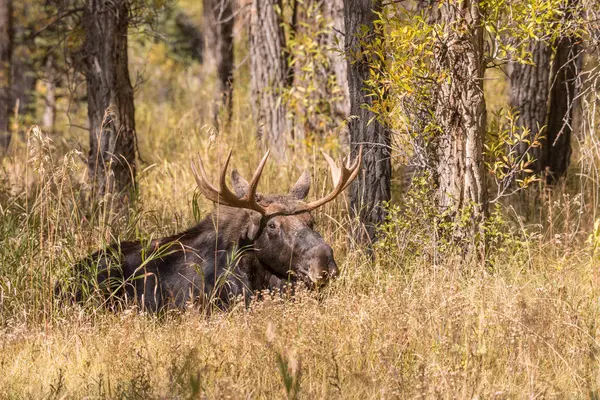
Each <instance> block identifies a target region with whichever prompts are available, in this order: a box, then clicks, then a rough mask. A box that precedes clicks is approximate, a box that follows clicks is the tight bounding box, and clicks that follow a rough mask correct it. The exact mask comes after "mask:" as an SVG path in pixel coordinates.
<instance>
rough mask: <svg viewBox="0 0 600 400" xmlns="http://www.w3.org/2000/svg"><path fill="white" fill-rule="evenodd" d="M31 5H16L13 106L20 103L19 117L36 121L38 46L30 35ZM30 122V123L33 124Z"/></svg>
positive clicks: (14, 11)
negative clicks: (36, 56) (36, 53)
mask: <svg viewBox="0 0 600 400" xmlns="http://www.w3.org/2000/svg"><path fill="white" fill-rule="evenodd" d="M31 8H32V7H31V4H26V3H24V2H20V3H15V5H14V7H13V14H14V15H15V21H19V23H14V24H13V54H12V104H13V105H15V104H16V103H17V101H18V102H19V109H18V110H17V111H18V113H19V116H21V117H23V116H29V117H30V118H31V121H35V110H36V104H35V100H36V96H35V87H36V84H37V81H38V73H37V70H36V65H35V63H36V60H35V51H36V46H35V43H34V41H33V39H31V38H30V37H28V35H29V31H31V30H32V26H31V21H32V19H33V15H32V13H33V11H32V10H31ZM31 121H28V122H31Z"/></svg>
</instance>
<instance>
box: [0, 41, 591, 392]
mask: <svg viewBox="0 0 600 400" xmlns="http://www.w3.org/2000/svg"><path fill="white" fill-rule="evenodd" d="M156 46H160V45H156ZM146 51H148V54H152V57H150V56H139V57H132V60H133V70H134V72H133V74H135V71H136V68H139V69H141V68H142V65H145V67H144V68H146V70H147V73H148V76H147V79H148V80H147V82H146V84H145V85H144V86H142V87H141V88H140V89H139V90H138V92H137V93H136V101H137V120H138V130H139V133H140V148H141V154H142V158H143V159H144V163H143V164H142V168H141V170H143V172H141V174H140V179H141V183H140V188H141V189H140V193H141V198H140V203H139V204H138V205H137V206H136V209H135V210H133V213H132V215H133V217H134V218H133V219H132V222H131V223H129V224H123V223H122V221H110V220H109V221H104V222H103V223H98V221H97V220H95V219H93V218H91V219H90V216H89V215H87V214H86V210H85V207H83V206H81V205H80V204H81V203H80V201H79V200H80V197H79V190H80V189H81V188H82V185H84V181H85V169H84V165H83V163H81V162H79V161H78V160H79V156H78V155H77V154H70V155H67V156H66V157H64V158H63V156H64V154H65V152H66V151H67V150H68V149H70V148H72V147H73V145H74V143H78V142H79V143H82V144H83V143H85V142H86V134H85V132H81V131H80V130H77V129H71V130H67V129H66V128H65V129H62V128H61V129H59V131H60V132H59V133H58V134H56V135H54V136H51V137H53V138H54V142H53V143H50V142H48V141H47V140H46V139H45V138H44V136H43V135H34V134H32V135H31V136H30V137H29V138H28V139H29V145H27V143H26V141H25V140H21V141H19V140H17V141H16V142H15V143H13V148H12V153H11V155H10V157H8V158H5V159H4V160H3V164H2V165H3V168H4V171H5V174H4V176H5V177H6V180H5V182H4V184H3V186H2V187H1V188H0V371H2V373H1V374H0V393H1V395H0V397H3V398H51V399H59V398H80V397H88V398H123V397H125V398H227V397H229V398H285V397H288V398H307V399H312V398H356V399H368V398H396V397H399V398H413V397H428V398H429V397H440V398H525V397H527V398H584V397H591V398H597V397H598V396H599V395H600V392H599V391H598V387H599V386H600V381H599V378H600V369H599V365H598V361H597V359H596V357H597V354H598V351H599V350H600V343H599V342H598V337H599V334H600V332H599V330H598V323H597V321H599V316H600V315H599V314H600V308H599V307H600V306H599V302H598V300H599V298H600V297H599V295H600V293H598V292H599V289H598V288H599V287H600V285H599V278H600V277H599V273H598V262H597V258H595V256H594V254H593V250H592V248H591V246H590V245H588V244H586V243H585V239H586V238H587V235H588V234H589V232H590V229H591V221H589V218H586V215H592V214H591V212H593V211H594V210H592V209H590V208H589V206H586V205H583V206H581V207H580V203H578V201H580V199H578V198H573V197H572V196H571V197H569V196H566V195H564V196H563V194H562V193H559V194H556V195H553V196H552V197H550V198H547V199H546V200H545V202H544V203H543V204H542V205H541V208H543V209H544V210H545V211H544V213H543V215H544V217H543V220H540V221H541V222H542V225H543V227H542V228H541V229H540V228H539V227H525V228H522V229H523V230H530V231H531V230H532V229H533V228H535V230H537V231H539V232H540V233H541V235H538V236H527V239H526V240H525V239H521V242H520V244H519V246H518V247H514V248H512V247H511V248H508V249H504V251H503V252H498V253H497V254H498V255H496V256H495V261H494V263H493V268H490V266H489V265H481V264H478V263H476V262H474V261H466V260H464V259H462V258H461V257H456V256H449V255H448V256H443V257H438V256H433V255H434V254H437V253H436V252H435V250H436V244H435V242H433V241H431V240H430V239H431V238H429V237H427V236H423V237H419V238H416V236H417V235H421V234H422V233H423V232H422V231H418V232H417V231H414V230H411V229H414V228H410V226H411V225H415V226H416V225H419V223H421V224H422V221H412V222H414V223H413V224H411V223H409V224H408V226H409V228H406V229H404V230H403V231H402V232H400V236H401V237H399V239H398V240H397V241H393V240H392V241H390V243H397V244H396V245H394V246H391V245H390V246H388V247H387V248H381V249H378V250H377V251H378V254H377V256H378V258H377V259H378V260H379V261H378V262H376V263H375V264H372V263H370V262H366V261H365V258H364V257H362V255H361V253H360V251H358V250H348V246H347V234H346V233H347V230H346V229H347V227H348V224H349V223H350V222H349V221H347V219H346V218H345V215H346V212H345V210H346V207H347V205H346V204H345V202H344V200H343V199H340V200H338V201H337V202H336V203H335V204H331V205H328V206H327V207H325V208H324V209H323V210H320V211H319V212H318V215H317V219H318V224H317V226H318V229H319V230H320V231H321V232H323V234H324V236H325V238H326V239H327V240H328V241H329V242H330V243H332V245H333V247H334V250H335V252H336V256H337V258H338V262H339V264H340V265H341V267H342V276H341V278H340V279H339V280H337V281H336V282H334V283H333V284H332V285H331V286H330V287H328V288H327V289H326V290H325V291H324V292H323V293H301V294H299V295H298V296H297V298H295V299H294V300H284V299H282V298H280V297H273V298H268V299H267V300H265V301H261V302H254V303H253V304H252V306H251V308H250V309H244V308H243V307H237V308H235V309H233V310H232V311H231V312H228V313H215V314H213V315H211V316H209V317H207V316H205V315H204V314H203V313H202V312H200V311H198V310H189V311H187V312H185V313H172V314H167V315H160V316H154V315H143V314H140V313H137V312H135V311H134V310H128V311H126V312H123V313H119V314H113V313H110V312H107V311H106V310H102V309H101V310H90V309H79V308H63V309H59V308H57V305H56V304H55V303H53V301H52V287H53V285H54V283H55V282H56V280H57V279H63V278H64V277H65V276H66V272H67V270H68V267H69V265H70V264H72V263H73V262H74V261H76V260H77V259H78V258H79V257H82V256H84V255H86V254H87V253H88V252H90V251H92V250H94V249H96V248H98V247H99V246H102V245H103V244H105V243H107V242H110V241H111V240H114V238H115V236H117V235H118V236H120V237H124V238H132V237H147V236H159V235H165V234H168V233H172V232H174V231H177V230H181V229H183V228H186V227H188V226H189V225H191V224H192V223H193V221H194V217H193V214H192V206H191V203H192V198H193V190H194V184H193V179H192V177H191V173H190V171H189V168H188V160H189V157H190V155H191V154H192V153H194V152H196V151H200V152H202V154H203V156H204V157H206V158H207V159H209V160H210V164H211V166H213V168H211V169H213V170H214V166H215V165H216V164H217V162H218V161H219V160H220V159H221V158H222V157H223V156H224V154H225V151H226V150H227V149H228V148H229V147H233V148H234V150H235V161H234V163H235V166H236V167H237V168H239V169H241V171H242V172H243V173H246V172H248V171H249V170H250V169H251V168H252V167H253V166H254V165H255V164H256V162H257V161H258V159H259V158H260V154H259V152H258V151H248V149H254V148H255V143H254V139H253V137H254V136H253V130H252V129H250V128H249V127H251V123H250V119H249V115H250V113H249V105H248V101H247V98H246V97H245V96H246V93H247V90H246V87H245V83H244V82H245V80H244V69H243V68H242V69H240V70H238V71H237V74H238V76H237V77H238V78H239V80H238V82H240V83H239V85H238V86H237V87H236V94H237V97H236V104H235V110H236V115H237V116H244V117H236V118H235V119H234V121H233V123H232V126H231V128H230V129H229V130H227V131H225V132H220V133H217V132H216V131H215V130H214V128H213V127H211V126H210V125H206V123H205V121H206V117H207V115H208V114H206V113H205V112H204V111H205V105H206V103H207V99H210V98H211V97H212V95H211V89H210V82H209V83H208V84H207V82H203V81H202V78H201V76H202V75H201V74H200V71H199V70H198V69H196V68H195V67H189V68H183V67H177V68H175V67H173V66H172V65H169V66H165V60H164V58H161V57H160V54H161V53H160V51H159V49H157V48H154V49H146ZM166 79H168V81H167V82H165V80H166ZM165 86H167V88H168V93H167V94H165V93H163V91H164V87H165ZM493 102H494V104H501V103H502V101H501V100H498V99H494V100H493ZM72 118H73V119H74V120H79V121H84V120H85V110H79V112H78V113H76V115H73V116H72ZM60 121H63V122H64V120H63V119H61V120H60ZM67 131H68V132H67ZM63 137H64V138H66V139H65V140H64V141H63V139H61V138H63ZM82 148H85V146H83V145H82ZM295 149H296V151H295V152H294V153H293V155H292V157H291V160H290V162H289V163H288V164H286V165H284V166H281V165H276V164H275V163H272V164H271V165H270V166H269V168H268V170H267V172H266V174H265V178H264V180H263V182H261V188H262V189H263V190H264V191H266V192H275V191H280V190H281V187H283V186H287V185H289V184H291V183H292V182H293V181H294V180H295V179H296V177H297V176H298V175H299V173H300V171H301V169H302V168H304V167H308V168H311V169H312V170H313V176H314V178H315V179H314V186H313V187H314V188H315V189H314V191H313V193H314V194H313V195H315V196H316V195H317V193H321V192H322V191H324V190H326V188H327V185H326V181H325V178H324V176H325V175H324V174H323V172H322V171H323V170H324V165H323V163H322V161H321V160H320V155H319V154H318V150H319V147H318V146H316V145H314V146H312V147H307V146H303V145H297V146H296V147H295ZM328 150H333V151H337V149H335V148H333V149H328ZM594 190H596V189H594ZM565 191H566V189H565ZM565 193H566V192H565ZM199 206H200V208H201V210H202V211H203V212H206V211H207V210H208V209H209V208H210V204H208V202H205V201H201V202H200V204H199ZM580 210H583V211H584V213H583V214H581V213H580ZM84 217H85V218H84ZM510 217H511V215H510V212H507V218H510ZM409 222H411V221H409ZM417 222H418V223H417ZM516 226H517V227H519V225H518V224H516ZM519 229H521V228H520V227H519ZM400 239H401V240H400ZM406 240H414V242H419V243H420V245H419V246H420V247H419V248H420V249H422V254H419V255H415V256H407V254H405V251H406V250H405V249H407V248H411V247H410V246H409V247H403V246H404V245H403V244H402V243H404V242H403V241H406ZM506 246H509V247H510V246H511V245H510V244H507V245H506ZM447 254H452V252H449V253H447ZM503 254H504V255H503Z"/></svg>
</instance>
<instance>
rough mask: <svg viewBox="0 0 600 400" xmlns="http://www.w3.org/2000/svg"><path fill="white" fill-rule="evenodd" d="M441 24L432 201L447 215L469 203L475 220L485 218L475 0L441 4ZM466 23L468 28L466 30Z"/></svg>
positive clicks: (478, 29)
mask: <svg viewBox="0 0 600 400" xmlns="http://www.w3.org/2000/svg"><path fill="white" fill-rule="evenodd" d="M440 18H441V23H442V26H443V31H442V32H441V35H442V38H441V40H442V41H443V42H444V43H445V44H446V46H439V47H438V48H436V54H435V56H436V61H437V63H438V69H439V70H438V73H439V76H440V85H439V92H438V96H437V105H436V108H435V117H436V120H437V122H438V124H439V127H440V137H439V138H438V147H437V149H438V150H437V157H438V159H437V167H436V172H437V174H436V175H437V176H436V178H437V183H438V188H437V189H438V201H439V206H440V207H441V210H443V211H445V212H448V215H449V216H450V217H451V218H460V217H461V215H460V211H461V210H463V209H465V208H467V207H473V209H472V216H473V220H474V221H475V222H479V221H482V220H483V218H485V216H487V201H488V199H487V186H486V180H485V175H484V164H483V139H484V135H485V129H486V108H485V99H484V96H483V74H484V64H483V59H484V54H483V42H484V41H483V26H482V21H481V10H480V8H479V2H478V1H476V0H462V1H449V2H444V3H443V5H442V6H441V9H440ZM466 27H468V29H467V28H466Z"/></svg>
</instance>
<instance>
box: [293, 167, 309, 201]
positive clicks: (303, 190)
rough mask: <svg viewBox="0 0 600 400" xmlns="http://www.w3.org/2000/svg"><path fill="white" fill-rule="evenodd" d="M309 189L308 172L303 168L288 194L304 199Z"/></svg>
mask: <svg viewBox="0 0 600 400" xmlns="http://www.w3.org/2000/svg"><path fill="white" fill-rule="evenodd" d="M309 190H310V173H309V172H308V170H304V172H303V173H302V175H300V178H298V181H296V183H295V184H294V186H293V187H292V188H291V189H290V192H289V195H290V196H291V197H292V198H294V199H296V200H304V199H305V198H306V196H308V191H309Z"/></svg>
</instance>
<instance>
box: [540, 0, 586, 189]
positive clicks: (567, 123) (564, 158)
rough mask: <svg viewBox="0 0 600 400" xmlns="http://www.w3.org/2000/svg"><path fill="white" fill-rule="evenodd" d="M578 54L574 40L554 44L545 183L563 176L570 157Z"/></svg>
mask: <svg viewBox="0 0 600 400" xmlns="http://www.w3.org/2000/svg"><path fill="white" fill-rule="evenodd" d="M576 3H577V1H576V0H574V1H571V2H570V5H571V6H574V5H575V4H576ZM569 17H570V13H569ZM580 53H581V44H580V42H579V40H578V39H577V38H574V37H569V36H563V37H561V38H560V39H559V40H558V42H557V44H556V55H555V56H554V61H553V63H552V88H551V89H550V106H549V111H548V128H547V137H548V139H547V143H548V145H547V146H546V163H545V165H546V168H547V170H548V171H547V172H548V176H547V180H548V183H554V182H556V181H558V180H559V179H560V178H561V177H562V176H564V175H565V174H566V172H567V168H568V166H569V160H570V158H571V134H572V132H573V127H572V119H573V104H574V102H575V96H576V86H575V83H576V82H575V81H576V78H577V73H578V70H579V62H580V60H581V54H580Z"/></svg>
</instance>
